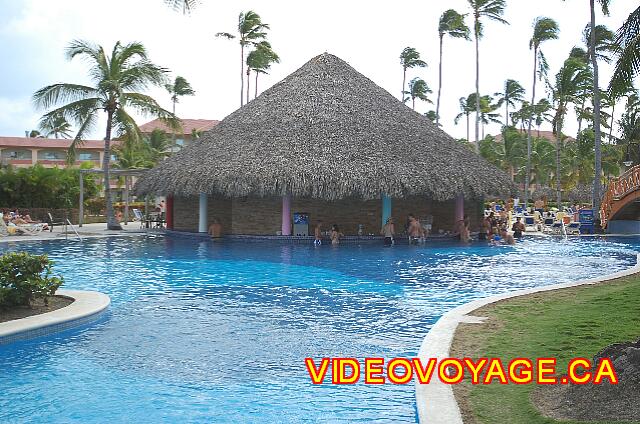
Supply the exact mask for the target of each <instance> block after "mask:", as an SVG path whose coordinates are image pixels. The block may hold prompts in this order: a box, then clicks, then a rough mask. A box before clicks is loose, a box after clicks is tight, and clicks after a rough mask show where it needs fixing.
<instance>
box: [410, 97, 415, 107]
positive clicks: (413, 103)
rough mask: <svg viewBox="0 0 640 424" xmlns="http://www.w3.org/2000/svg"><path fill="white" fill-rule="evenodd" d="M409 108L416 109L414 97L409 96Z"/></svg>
mask: <svg viewBox="0 0 640 424" xmlns="http://www.w3.org/2000/svg"><path fill="white" fill-rule="evenodd" d="M411 109H413V110H416V98H415V97H412V98H411Z"/></svg>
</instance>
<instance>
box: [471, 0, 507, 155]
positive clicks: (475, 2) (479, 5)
mask: <svg viewBox="0 0 640 424" xmlns="http://www.w3.org/2000/svg"><path fill="white" fill-rule="evenodd" d="M467 1H468V2H469V6H470V7H471V14H472V16H473V35H474V40H475V45H476V97H475V100H476V127H475V129H476V133H475V134H476V137H475V148H476V151H478V148H479V145H478V143H479V141H480V119H481V115H480V38H482V34H483V25H482V19H484V18H486V19H489V20H491V21H495V22H500V23H502V24H509V23H508V22H507V21H506V20H505V19H504V18H503V17H502V16H503V15H504V10H505V8H506V7H507V5H506V1H505V0H467Z"/></svg>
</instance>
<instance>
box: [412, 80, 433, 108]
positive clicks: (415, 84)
mask: <svg viewBox="0 0 640 424" xmlns="http://www.w3.org/2000/svg"><path fill="white" fill-rule="evenodd" d="M431 93H432V91H431V89H430V88H429V86H428V85H427V83H426V82H425V81H424V80H423V79H422V78H414V79H412V80H411V81H409V91H405V94H407V95H408V96H409V97H410V98H411V103H412V105H411V108H412V109H413V110H416V99H418V100H422V101H423V102H427V103H433V102H432V101H431V100H429V98H428V97H427V95H428V94H431Z"/></svg>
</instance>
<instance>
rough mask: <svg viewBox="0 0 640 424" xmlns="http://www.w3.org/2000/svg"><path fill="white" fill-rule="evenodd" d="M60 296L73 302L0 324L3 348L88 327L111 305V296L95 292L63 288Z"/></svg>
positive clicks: (59, 291) (58, 292) (0, 339)
mask: <svg viewBox="0 0 640 424" xmlns="http://www.w3.org/2000/svg"><path fill="white" fill-rule="evenodd" d="M56 294H57V295H59V296H64V297H68V298H71V299H73V302H72V303H71V304H70V305H68V306H65V307H64V308H60V309H56V310H55V311H51V312H46V313H44V314H38V315H33V316H30V317H26V318H21V319H15V320H12V321H7V322H3V323H0V345H3V344H7V343H12V342H14V341H17V340H26V339H31V338H34V337H40V336H44V335H48V334H52V333H56V332H59V331H63V330H66V329H69V328H73V327H78V326H81V325H84V324H88V323H90V322H93V321H94V320H96V319H98V318H99V317H100V315H101V314H102V313H103V312H104V311H106V309H107V308H108V307H109V304H110V303H111V299H110V298H109V296H107V295H106V294H104V293H100V292H95V291H86V290H62V289H60V290H58V291H57V292H56Z"/></svg>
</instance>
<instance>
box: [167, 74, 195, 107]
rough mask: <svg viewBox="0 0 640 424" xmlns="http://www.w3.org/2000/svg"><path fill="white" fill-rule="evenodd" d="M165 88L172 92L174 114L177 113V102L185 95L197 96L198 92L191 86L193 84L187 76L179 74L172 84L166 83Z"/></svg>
mask: <svg viewBox="0 0 640 424" xmlns="http://www.w3.org/2000/svg"><path fill="white" fill-rule="evenodd" d="M164 88H165V89H166V90H167V91H168V92H169V94H171V103H172V105H173V109H172V111H173V114H174V115H175V114H176V103H178V102H179V101H180V97H183V96H195V94H196V92H195V91H194V90H193V88H191V84H189V81H187V79H186V78H184V77H181V76H177V77H176V79H175V80H173V82H172V83H171V84H165V85H164Z"/></svg>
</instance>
